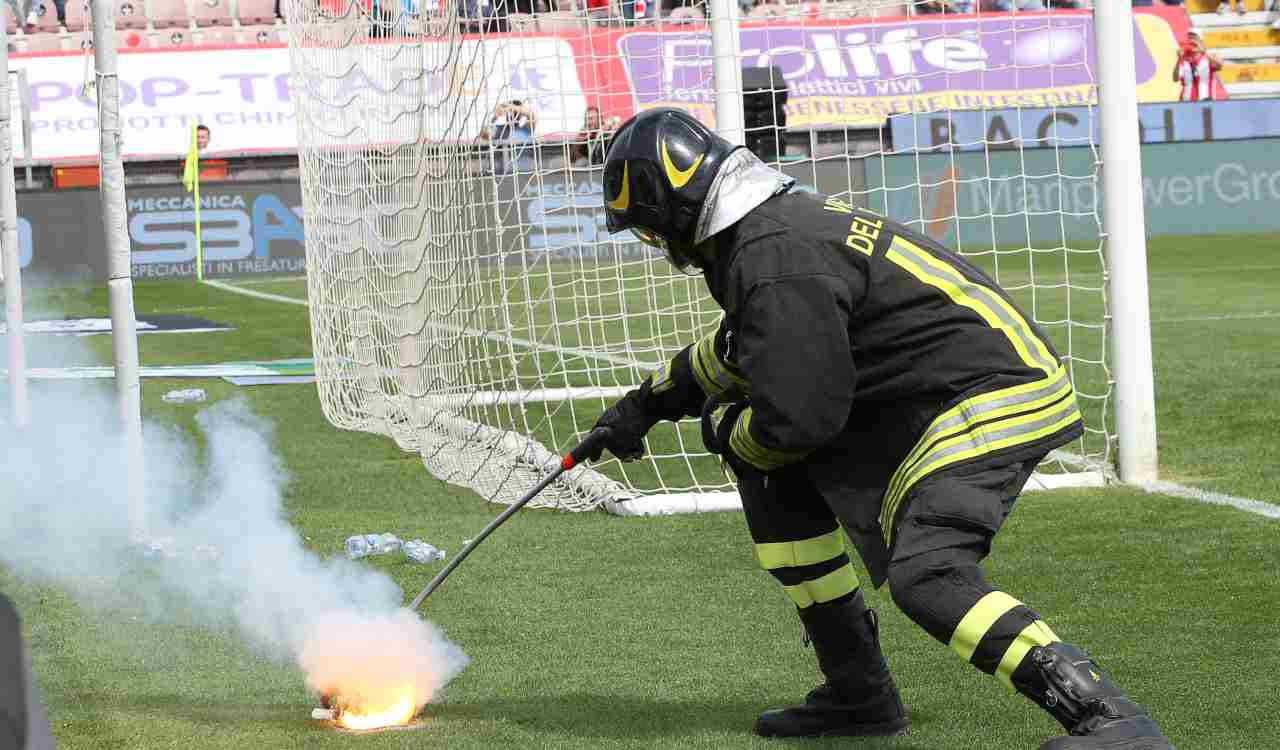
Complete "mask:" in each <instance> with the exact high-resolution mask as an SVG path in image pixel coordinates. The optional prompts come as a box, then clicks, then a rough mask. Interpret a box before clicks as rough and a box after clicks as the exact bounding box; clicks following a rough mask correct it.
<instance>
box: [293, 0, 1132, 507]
mask: <svg viewBox="0 0 1280 750" xmlns="http://www.w3.org/2000/svg"><path fill="white" fill-rule="evenodd" d="M1027 4H1028V3H1027V2H1025V0H1017V1H1016V2H1010V5H1011V6H1023V5H1027ZM718 8H719V6H717V9H718ZM733 9H734V13H733V15H734V16H739V15H740V18H735V20H733V21H731V23H736V24H737V25H738V28H739V37H738V38H739V41H740V47H741V50H740V52H739V58H740V59H739V60H737V61H736V62H735V63H734V64H735V66H738V67H741V68H742V69H743V78H742V83H740V84H739V83H736V82H735V83H732V84H726V83H724V82H722V83H721V85H720V86H717V83H716V78H715V74H714V71H715V67H716V65H715V59H716V55H717V53H718V52H719V50H718V49H717V48H715V47H714V46H713V44H712V41H711V38H712V33H711V30H710V26H709V24H708V22H707V20H706V19H707V17H708V15H709V11H710V7H709V6H708V5H707V4H705V3H703V2H691V3H688V4H684V5H679V6H677V7H674V8H670V7H659V4H657V3H647V2H645V1H644V0H636V2H630V0H626V1H624V2H618V0H599V2H597V0H589V1H588V2H586V3H584V4H573V3H568V2H564V3H560V4H558V5H556V4H554V3H552V4H550V5H548V4H547V3H544V2H542V1H541V0H529V1H528V2H523V1H522V2H508V3H505V4H504V3H503V2H502V0H495V1H490V2H477V1H476V0H468V1H466V2H459V3H453V2H450V3H435V4H433V3H422V4H420V5H419V4H416V3H412V2H411V1H410V0H398V1H397V0H379V1H378V2H374V3H362V2H361V1H360V0H352V2H337V0H321V1H320V2H317V1H316V0H293V2H288V3H287V4H286V14H287V18H288V24H289V30H290V34H289V37H290V54H291V61H292V71H293V99H294V101H295V103H296V108H297V121H298V129H299V145H300V148H299V155H300V164H301V177H302V185H303V201H304V210H305V216H306V244H307V250H306V251H307V276H308V294H309V298H310V302H311V310H312V332H313V338H314V352H315V359H316V368H317V374H318V380H319V388H320V395H321V402H322V404H323V407H324V411H325V414H326V415H327V417H328V418H329V419H330V420H331V421H332V422H333V423H334V424H336V425H338V426H340V427H344V428H349V429H356V430H365V431H369V432H374V433H379V434H385V435H389V436H391V437H392V438H394V439H395V440H396V441H397V442H398V443H399V444H400V445H401V446H402V447H403V448H405V449H406V450H410V451H415V452H417V453H419V454H421V456H422V458H423V461H424V462H425V464H426V466H427V467H428V468H429V469H430V470H431V471H432V472H433V473H434V474H436V475H437V476H439V477H441V478H443V479H446V480H448V481H451V482H455V483H458V484H462V485H465V486H469V487H472V488H474V489H475V490H476V491H477V492H478V493H480V494H481V495H482V496H484V497H486V498H488V499H490V500H493V501H496V502H511V501H513V500H514V499H515V498H517V497H519V496H520V495H521V494H523V492H524V491H526V490H527V489H528V487H530V486H531V485H532V483H533V482H534V481H536V480H537V479H539V478H541V477H542V476H544V475H545V472H547V471H549V470H550V469H552V468H554V466H555V465H556V464H557V461H558V459H557V457H556V453H557V452H560V451H564V450H567V449H568V448H569V447H571V446H572V445H573V444H575V443H576V442H577V441H578V440H580V439H581V438H582V437H583V436H585V434H586V433H587V432H588V431H589V430H590V428H591V426H592V424H593V423H594V421H595V419H596V417H597V416H598V415H599V414H600V413H601V412H602V411H603V410H604V409H605V408H607V406H608V404H609V403H611V402H612V401H613V399H615V398H617V397H618V396H619V395H621V394H622V393H625V392H626V391H627V390H628V389H630V388H632V387H634V386H635V385H637V384H638V383H639V382H640V381H641V380H642V379H643V378H644V377H645V376H646V375H647V374H648V372H649V371H651V370H652V369H653V368H654V367H656V366H657V365H658V364H659V363H661V362H663V361H665V360H666V359H668V358H670V357H671V356H673V355H674V354H676V353H677V352H678V351H679V350H680V349H681V348H683V347H684V346H686V345H687V344H689V343H691V342H692V341H693V340H695V339H696V338H697V337H699V336H700V335H701V334H703V333H705V332H706V331H708V330H711V329H713V328H714V326H716V325H717V324H718V321H719V318H720V310H719V308H718V307H717V305H716V304H715V303H714V301H712V300H711V299H710V297H709V296H708V295H707V293H706V290H705V287H704V285H703V283H702V281H701V280H700V279H697V278H691V277H688V276H685V275H683V274H680V273H679V272H677V271H675V270H674V269H673V268H671V267H670V265H669V264H667V262H666V261H665V260H664V259H663V258H662V257H661V256H660V255H657V254H655V252H654V251H652V250H650V249H649V248H647V247H646V246H644V245H641V244H640V243H638V242H636V241H635V240H634V238H633V237H631V236H630V235H629V234H627V235H610V234H609V233H608V232H607V230H606V229H605V226H604V216H603V208H602V206H603V197H602V188H601V164H602V162H603V156H604V150H605V148H606V147H607V143H608V138H609V133H610V132H611V130H612V129H613V128H615V127H616V126H617V124H618V123H619V122H620V121H621V120H623V119H625V118H626V117H628V116H630V115H631V114H633V113H634V112H635V111H638V110H640V109H644V108H648V107H653V106H680V107H685V108H687V109H689V110H690V111H692V112H694V113H695V114H696V115H697V116H699V117H700V118H702V119H703V120H704V121H706V122H708V124H711V125H713V126H714V124H715V110H716V99H717V93H720V94H722V95H723V94H724V93H725V92H726V91H728V93H730V94H732V97H731V98H733V99H738V100H741V101H745V112H746V125H747V128H746V134H745V135H746V141H747V143H748V145H749V146H750V147H752V148H753V150H756V151H757V152H758V153H761V154H762V155H763V156H765V158H766V159H767V160H769V161H770V162H771V163H773V164H774V165H775V166H778V167H779V168H781V169H783V170H784V171H786V172H787V173H789V174H791V175H793V176H795V177H796V178H797V179H798V180H799V182H800V183H801V184H802V185H803V186H805V187H806V188H808V189H812V190H815V191H817V192H820V193H823V194H826V195H831V196H835V197H838V198H841V199H844V200H847V201H849V202H851V203H854V204H855V205H862V206H866V207H869V208H871V209H873V210H876V211H878V212H881V213H884V214H887V215H889V216H891V217H892V218H895V219H898V220H901V221H906V222H909V223H912V224H913V225H914V226H915V227H916V228H918V229H920V230H921V231H924V232H926V233H927V234H929V235H931V236H933V237H935V238H937V239H939V240H941V241H943V242H944V243H946V244H947V245H948V246H950V247H953V248H956V249H958V250H959V251H960V252H961V253H963V254H964V255H965V256H967V257H969V258H970V259H972V260H973V261H974V262H976V263H977V264H978V265H979V266H981V267H982V268H984V269H985V270H987V271H988V272H989V273H991V274H992V275H993V276H994V277H995V278H996V279H997V280H998V281H999V282H1000V283H1001V284H1002V285H1003V286H1004V287H1005V288H1006V289H1007V290H1009V292H1010V294H1011V295H1012V296H1013V297H1014V298H1015V299H1016V300H1017V301H1018V302H1019V303H1021V305H1022V306H1023V308H1024V309H1025V310H1026V311H1027V312H1029V313H1030V314H1031V315H1032V316H1033V317H1034V318H1035V320H1036V321H1037V322H1038V323H1039V324H1040V325H1041V326H1042V327H1043V328H1044V329H1045V330H1046V331H1047V332H1048V334H1049V335H1050V336H1051V337H1052V338H1053V340H1054V342H1055V343H1056V345H1057V347H1058V349H1059V352H1060V354H1062V356H1063V357H1064V359H1065V361H1066V362H1067V364H1068V366H1069V368H1070V370H1071V372H1072V375H1073V377H1074V379H1075V382H1076V386H1077V389H1078V391H1079V395H1080V397H1081V401H1082V404H1083V406H1084V409H1085V411H1086V420H1087V423H1088V425H1089V427H1088V433H1087V434H1086V436H1085V437H1084V438H1083V439H1082V440H1081V441H1079V443H1078V444H1076V445H1074V446H1072V447H1071V449H1070V450H1068V451H1061V452H1059V454H1058V457H1059V459H1063V460H1066V461H1067V462H1068V463H1069V464H1070V465H1072V466H1076V467H1078V466H1079V465H1081V464H1087V465H1091V466H1095V467H1096V466H1105V465H1107V464H1108V463H1109V460H1110V453H1111V442H1112V440H1111V430H1110V427H1109V416H1108V399H1109V394H1110V378H1109V375H1108V372H1107V367H1106V362H1105V357H1104V352H1105V350H1106V346H1105V344H1106V342H1105V325H1104V321H1105V317H1106V306H1105V299H1104V295H1103V288H1104V279H1103V260H1102V252H1101V247H1102V240H1101V239H1100V234H1101V232H1100V228H1099V220H1098V215H1097V206H1096V199H1095V195H1096V186H1097V182H1098V159H1097V154H1096V152H1095V149H1094V144H1095V140H1096V139H1095V135H1094V133H1095V129H1094V127H1093V122H1094V109H1093V101H1094V97H1095V87H1094V83H1093V71H1092V69H1091V64H1090V59H1091V58H1090V48H1091V42H1090V40H1091V33H1092V31H1091V30H1092V26H1091V23H1092V21H1091V16H1090V14H1089V13H1088V12H1087V11H1085V10H1068V9H1053V10H1047V11H1044V12H1030V11H1026V10H1017V9H1016V7H1014V8H1013V9H1009V10H989V9H985V6H984V9H977V10H979V11H980V12H976V13H963V12H961V13H956V12H954V11H956V10H965V9H966V8H965V5H964V4H963V3H943V4H939V3H918V4H917V7H911V6H909V5H907V4H903V3H892V2H882V1H880V0H863V1H861V2H845V3H817V4H802V5H795V4H787V5H773V4H769V5H756V6H750V7H747V8H738V7H737V6H733ZM933 10H937V11H939V12H936V13H935V12H928V11H933ZM770 68H772V69H773V70H772V72H771V71H770V70H769V69H770ZM726 86H730V87H732V88H726ZM738 87H741V89H742V90H736V89H737V88H738ZM744 95H745V96H744ZM722 98H723V97H722ZM722 106H723V103H722ZM775 111H782V112H785V115H786V123H785V127H784V128H782V127H777V126H775V125H774V124H773V123H772V122H764V123H761V122H760V121H759V120H758V118H759V117H761V116H762V115H766V114H768V115H769V116H772V115H771V114H770V113H773V112H775ZM766 119H767V118H766ZM647 448H648V452H647V456H646V458H645V459H644V460H642V461H638V462H633V463H626V464H623V463H619V462H617V461H612V460H610V461H603V462H601V463H599V464H595V465H593V466H592V467H590V468H584V467H579V468H577V469H574V470H573V472H571V473H570V474H569V475H567V476H566V477H565V478H564V479H563V480H562V481H560V482H557V483H556V484H555V485H553V486H552V487H551V488H549V490H548V491H547V492H544V493H543V495H542V496H541V497H540V498H539V500H538V501H536V502H537V504H540V505H545V506H554V507H559V508H564V509H572V510H580V509H587V508H592V507H595V506H597V505H598V504H600V503H601V502H603V501H606V500H626V499H628V498H644V497H648V496H657V495H662V496H669V497H670V496H677V497H693V498H698V497H704V498H706V497H710V498H714V497H718V496H720V494H718V493H727V492H729V491H730V490H731V489H732V486H731V484H730V482H729V480H728V479H727V478H726V476H725V474H724V473H723V471H722V470H721V468H720V466H719V464H718V462H717V461H715V460H712V457H710V456H708V454H707V453H706V452H705V450H704V449H703V447H702V445H701V440H700V437H699V432H698V429H697V425H696V424H693V423H681V424H678V425H673V424H669V423H662V424H661V425H659V426H658V427H657V428H655V430H654V431H653V432H652V433H651V434H650V436H649V438H648V440H647Z"/></svg>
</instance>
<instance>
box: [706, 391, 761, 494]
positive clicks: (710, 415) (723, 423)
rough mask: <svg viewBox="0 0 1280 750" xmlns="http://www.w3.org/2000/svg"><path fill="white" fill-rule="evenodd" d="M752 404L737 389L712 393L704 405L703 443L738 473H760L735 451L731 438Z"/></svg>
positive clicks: (748, 474) (734, 472) (738, 474)
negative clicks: (739, 420)
mask: <svg viewBox="0 0 1280 750" xmlns="http://www.w3.org/2000/svg"><path fill="white" fill-rule="evenodd" d="M750 405H751V404H750V402H748V401H747V400H746V399H745V398H743V397H742V395H741V394H739V393H736V392H734V391H730V392H729V393H726V394H724V395H723V396H719V397H717V396H712V397H711V398H708V399H707V400H706V403H704V404H703V406H702V444H703V445H705V446H706V447H707V450H708V451H710V452H712V453H714V454H716V455H717V456H719V457H720V459H721V460H722V461H724V462H725V463H726V464H728V465H729V468H730V469H731V470H732V471H733V475H734V476H735V477H746V476H752V475H756V474H759V473H760V471H759V470H758V469H756V468H755V467H754V466H752V465H751V464H749V463H747V462H746V461H744V460H742V459H741V458H740V457H739V456H738V454H737V453H734V452H733V446H732V445H730V444H729V438H730V437H731V436H732V435H733V428H734V427H735V426H737V424H738V419H739V418H740V417H741V416H742V412H744V411H746V410H747V407H749V406H750Z"/></svg>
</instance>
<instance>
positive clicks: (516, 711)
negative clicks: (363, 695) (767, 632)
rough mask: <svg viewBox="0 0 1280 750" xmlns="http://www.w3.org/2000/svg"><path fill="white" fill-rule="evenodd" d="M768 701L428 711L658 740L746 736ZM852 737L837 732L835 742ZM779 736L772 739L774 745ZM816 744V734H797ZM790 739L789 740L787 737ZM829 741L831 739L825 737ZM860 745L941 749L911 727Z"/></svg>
mask: <svg viewBox="0 0 1280 750" xmlns="http://www.w3.org/2000/svg"><path fill="white" fill-rule="evenodd" d="M763 708H768V706H761V705H760V704H759V703H758V702H756V701H750V702H747V701H732V700H729V701H714V700H707V701H680V700H656V699H652V698H637V697H635V696H626V695H595V694H590V693H565V694H558V695H524V696H503V697H494V698H489V699H486V700H483V701H479V702H476V703H443V704H435V705H431V706H428V707H427V714H428V715H430V716H431V717H432V718H433V720H435V721H439V722H441V723H442V724H443V723H445V722H448V721H450V720H451V719H452V720H459V721H486V720H487V721H503V722H511V723H514V724H516V725H518V726H519V727H520V728H521V729H524V730H525V731H529V732H539V733H546V734H554V735H573V736H577V737H584V738H593V737H594V738H600V739H614V740H659V739H662V738H674V737H680V736H684V735H696V734H706V733H725V734H736V735H741V736H742V737H743V740H747V739H748V737H750V736H753V735H751V728H752V726H753V724H754V723H755V719H756V715H757V714H758V713H759V712H760V711H761V710H762V709H763ZM911 719H912V721H913V722H917V723H921V722H924V723H932V722H931V721H930V720H929V719H928V717H924V716H918V715H915V714H913V715H912V716H911ZM840 741H843V744H846V745H847V744H848V742H849V738H842V740H841V739H837V738H832V742H840ZM777 742H778V741H776V740H772V741H770V744H771V745H773V744H775V743H777ZM796 742H797V743H801V744H804V745H805V746H809V747H812V746H813V745H814V740H797V741H796ZM784 744H790V743H784ZM820 744H822V745H825V744H826V743H820ZM858 747H863V748H878V747H884V748H895V749H896V750H936V748H935V747H934V745H931V744H922V743H920V742H918V741H915V740H914V739H913V737H912V733H911V732H908V733H907V734H906V735H903V736H901V737H892V738H875V739H873V738H865V739H862V740H859V745H858Z"/></svg>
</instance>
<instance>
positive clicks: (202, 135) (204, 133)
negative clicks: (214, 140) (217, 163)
mask: <svg viewBox="0 0 1280 750" xmlns="http://www.w3.org/2000/svg"><path fill="white" fill-rule="evenodd" d="M211 135H212V133H210V132H209V126H208V125H205V124H203V123H202V124H200V125H197V126H196V151H198V152H200V158H201V159H203V158H204V150H205V149H206V148H208V147H209V137H210V136H211ZM186 171H187V155H186V154H185V153H184V154H183V155H182V159H181V160H180V161H179V162H178V176H179V177H182V175H184V174H185V173H186ZM201 179H203V175H202V176H201Z"/></svg>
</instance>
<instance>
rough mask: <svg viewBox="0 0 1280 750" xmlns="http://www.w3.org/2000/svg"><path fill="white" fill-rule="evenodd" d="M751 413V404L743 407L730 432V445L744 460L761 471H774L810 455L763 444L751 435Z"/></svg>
mask: <svg viewBox="0 0 1280 750" xmlns="http://www.w3.org/2000/svg"><path fill="white" fill-rule="evenodd" d="M751 415H752V409H751V407H750V406H748V407H747V408H746V409H743V411H742V414H741V415H739V417H738V423H737V424H735V425H734V426H733V431H732V432H730V433H729V447H730V448H731V449H732V450H733V452H734V453H735V454H737V456H738V457H739V458H741V459H742V460H743V461H746V462H747V463H749V464H751V465H752V466H754V467H756V468H757V469H759V470H760V471H773V470H774V469H777V468H781V467H783V466H786V465H787V464H792V463H795V462H796V461H799V460H800V459H802V458H804V457H805V456H807V455H809V451H783V450H777V449H776V448H769V447H768V446H765V445H761V444H760V442H759V441H758V440H756V439H755V438H753V437H751Z"/></svg>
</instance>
